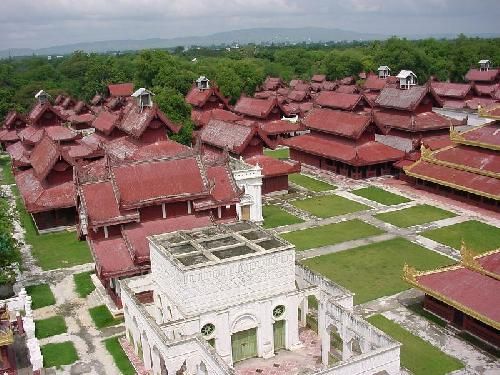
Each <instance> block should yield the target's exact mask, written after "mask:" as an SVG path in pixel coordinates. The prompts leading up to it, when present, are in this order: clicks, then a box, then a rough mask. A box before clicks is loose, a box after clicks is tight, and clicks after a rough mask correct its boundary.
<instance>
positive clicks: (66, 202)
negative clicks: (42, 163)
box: [15, 169, 75, 213]
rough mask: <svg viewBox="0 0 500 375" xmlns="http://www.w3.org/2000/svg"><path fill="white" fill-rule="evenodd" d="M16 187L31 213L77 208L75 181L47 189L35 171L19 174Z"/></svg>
mask: <svg viewBox="0 0 500 375" xmlns="http://www.w3.org/2000/svg"><path fill="white" fill-rule="evenodd" d="M15 178H16V185H17V187H18V188H19V192H20V193H21V196H22V198H23V201H24V204H25V206H26V209H27V210H28V212H30V213H35V212H41V211H48V210H53V209H58V208H67V207H74V206H75V184H74V183H73V181H69V182H65V183H63V184H59V185H55V186H51V187H45V186H44V185H42V184H41V183H40V181H39V180H38V178H37V177H35V175H34V171H33V169H28V170H26V171H23V172H20V173H18V174H17V175H16V176H15Z"/></svg>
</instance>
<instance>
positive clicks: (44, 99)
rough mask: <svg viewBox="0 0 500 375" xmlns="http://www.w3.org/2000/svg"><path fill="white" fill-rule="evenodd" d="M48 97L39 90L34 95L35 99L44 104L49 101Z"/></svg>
mask: <svg viewBox="0 0 500 375" xmlns="http://www.w3.org/2000/svg"><path fill="white" fill-rule="evenodd" d="M49 98H50V95H49V94H48V93H47V92H45V91H44V90H40V91H38V92H37V93H36V94H35V99H38V101H39V102H40V103H46V102H48V101H49Z"/></svg>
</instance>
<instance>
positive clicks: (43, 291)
mask: <svg viewBox="0 0 500 375" xmlns="http://www.w3.org/2000/svg"><path fill="white" fill-rule="evenodd" d="M26 292H27V293H28V294H29V295H30V296H31V302H32V303H31V308H32V309H33V310H35V309H39V308H41V307H45V306H50V305H55V303H56V298H55V297H54V294H53V293H52V290H50V287H49V284H38V285H30V286H27V287H26Z"/></svg>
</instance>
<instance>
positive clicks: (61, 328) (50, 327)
mask: <svg viewBox="0 0 500 375" xmlns="http://www.w3.org/2000/svg"><path fill="white" fill-rule="evenodd" d="M67 331H68V327H66V322H65V321H64V318H63V317H62V316H60V315H56V316H52V317H50V318H47V319H42V320H35V336H36V338H37V339H43V338H45V337H50V336H55V335H60V334H61V333H65V332H67Z"/></svg>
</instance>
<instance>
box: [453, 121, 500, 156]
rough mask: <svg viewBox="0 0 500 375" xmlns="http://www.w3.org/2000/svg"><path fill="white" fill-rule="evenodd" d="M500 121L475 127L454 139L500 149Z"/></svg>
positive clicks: (459, 141)
mask: <svg viewBox="0 0 500 375" xmlns="http://www.w3.org/2000/svg"><path fill="white" fill-rule="evenodd" d="M499 134H500V121H495V122H492V123H489V124H486V125H482V126H478V127H475V128H473V129H471V130H467V131H464V132H462V133H460V134H459V136H458V137H457V138H455V137H454V139H453V141H454V142H458V143H463V144H471V145H476V146H479V147H484V148H491V149H495V150H498V149H500V136H499Z"/></svg>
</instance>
